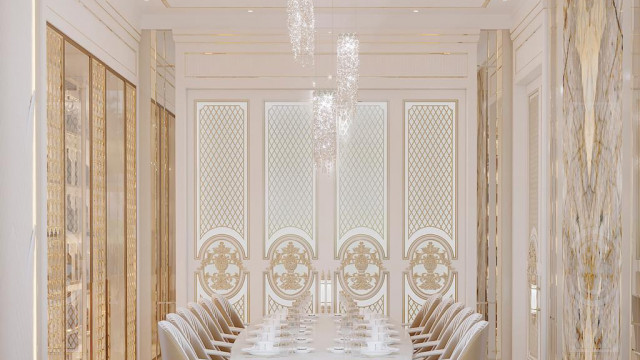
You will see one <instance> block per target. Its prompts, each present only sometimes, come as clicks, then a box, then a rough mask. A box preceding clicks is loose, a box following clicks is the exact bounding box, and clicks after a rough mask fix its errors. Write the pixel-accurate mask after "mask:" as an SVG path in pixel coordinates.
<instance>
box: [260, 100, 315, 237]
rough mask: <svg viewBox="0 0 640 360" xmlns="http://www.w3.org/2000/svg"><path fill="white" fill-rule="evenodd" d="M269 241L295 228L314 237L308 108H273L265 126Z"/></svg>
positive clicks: (312, 173) (311, 144)
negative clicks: (280, 232) (276, 234)
mask: <svg viewBox="0 0 640 360" xmlns="http://www.w3.org/2000/svg"><path fill="white" fill-rule="evenodd" d="M267 127H268V128H267V147H268V148H267V163H268V167H269V168H268V176H269V180H268V184H267V198H268V208H267V219H268V220H267V227H268V238H271V236H272V235H273V234H274V233H275V232H276V231H278V230H280V229H283V228H286V227H294V228H297V229H300V230H302V231H304V232H305V233H306V234H308V235H309V238H313V226H314V225H313V224H314V210H313V209H314V193H313V192H314V165H313V126H312V116H311V111H310V109H309V107H308V106H306V105H304V104H301V105H274V106H272V107H271V108H270V109H269V111H268V124H267Z"/></svg>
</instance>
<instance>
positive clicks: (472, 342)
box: [450, 321, 489, 360]
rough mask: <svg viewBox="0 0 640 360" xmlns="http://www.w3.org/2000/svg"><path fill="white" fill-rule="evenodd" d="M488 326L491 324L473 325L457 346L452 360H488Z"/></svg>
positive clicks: (483, 322)
mask: <svg viewBox="0 0 640 360" xmlns="http://www.w3.org/2000/svg"><path fill="white" fill-rule="evenodd" d="M487 325H489V323H488V322H486V321H480V322H478V323H476V324H475V325H473V327H472V328H471V329H469V331H467V333H466V334H465V336H464V337H463V338H462V340H461V341H460V343H459V344H458V345H457V346H456V349H455V350H454V351H453V354H451V358H450V360H486V359H487V337H488V335H489V334H488V331H489V330H488V328H487Z"/></svg>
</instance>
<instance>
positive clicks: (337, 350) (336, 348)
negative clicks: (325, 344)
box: [327, 346, 345, 354]
mask: <svg viewBox="0 0 640 360" xmlns="http://www.w3.org/2000/svg"><path fill="white" fill-rule="evenodd" d="M327 350H329V351H330V352H332V353H334V354H344V351H345V349H344V348H343V347H341V346H332V347H330V348H327Z"/></svg>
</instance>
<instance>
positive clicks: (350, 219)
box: [338, 105, 386, 246]
mask: <svg viewBox="0 0 640 360" xmlns="http://www.w3.org/2000/svg"><path fill="white" fill-rule="evenodd" d="M385 122H386V111H385V109H384V108H383V107H382V106H380V105H359V106H358V108H357V113H356V117H355V119H354V121H353V122H352V124H351V127H350V129H349V132H350V136H349V138H344V137H341V139H340V142H339V148H338V151H339V154H338V191H339V203H338V221H339V226H338V227H339V233H338V238H339V239H341V238H342V237H343V236H344V235H345V233H346V232H348V231H349V230H352V229H354V228H358V227H366V228H369V229H371V230H373V231H375V232H376V233H377V234H378V235H380V238H382V239H384V238H385V214H386V211H385V210H386V206H385V203H386V201H385V185H386V184H385V178H386V177H385V175H386V162H385V158H386V156H385V149H386V147H385V138H386V135H385ZM381 245H383V244H381ZM383 246H384V245H383Z"/></svg>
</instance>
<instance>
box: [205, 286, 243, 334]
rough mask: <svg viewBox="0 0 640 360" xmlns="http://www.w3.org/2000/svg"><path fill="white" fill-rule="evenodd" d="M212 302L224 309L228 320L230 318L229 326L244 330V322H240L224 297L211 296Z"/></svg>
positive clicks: (240, 319) (238, 316)
mask: <svg viewBox="0 0 640 360" xmlns="http://www.w3.org/2000/svg"><path fill="white" fill-rule="evenodd" d="M213 300H214V302H216V304H218V303H219V304H220V306H222V307H223V308H224V310H225V312H226V313H227V315H229V318H231V324H229V325H233V326H235V327H237V328H241V329H244V321H242V318H241V317H240V315H239V314H238V312H237V311H236V309H235V308H234V307H233V305H231V302H229V300H228V299H227V298H226V297H224V296H222V295H220V294H213Z"/></svg>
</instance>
